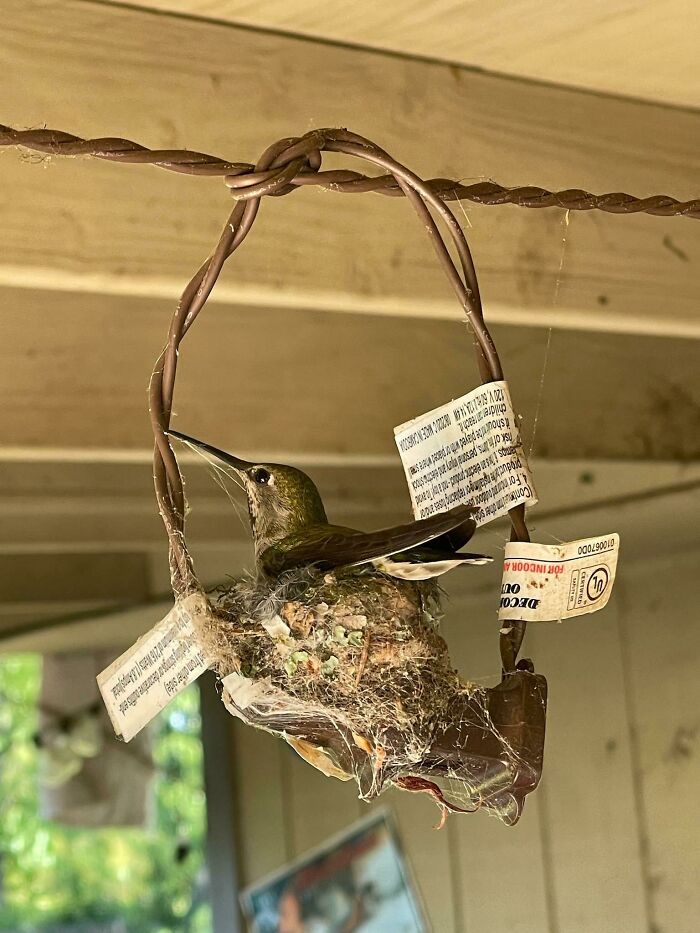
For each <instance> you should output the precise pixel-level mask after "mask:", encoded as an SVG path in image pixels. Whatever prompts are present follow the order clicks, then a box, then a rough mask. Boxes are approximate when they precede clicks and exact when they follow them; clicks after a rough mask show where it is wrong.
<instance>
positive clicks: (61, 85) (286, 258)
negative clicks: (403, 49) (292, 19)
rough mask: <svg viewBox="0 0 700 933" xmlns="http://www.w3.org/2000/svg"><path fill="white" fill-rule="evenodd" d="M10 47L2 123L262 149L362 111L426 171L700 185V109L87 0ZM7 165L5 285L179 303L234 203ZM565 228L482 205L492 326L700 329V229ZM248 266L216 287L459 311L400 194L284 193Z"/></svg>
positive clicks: (195, 192) (215, 194)
mask: <svg viewBox="0 0 700 933" xmlns="http://www.w3.org/2000/svg"><path fill="white" fill-rule="evenodd" d="M56 36H60V37H61V41H60V43H57V42H56ZM0 49H1V50H2V55H3V61H4V63H5V74H6V83H5V94H4V99H3V121H4V122H6V123H8V124H14V125H17V126H31V125H45V124H48V125H51V126H54V127H56V128H60V129H67V130H70V131H74V132H76V133H79V134H82V135H86V136H90V135H94V136H101V135H106V134H115V133H118V134H122V135H126V136H130V137H133V138H134V139H136V140H138V141H140V142H142V143H144V144H146V145H151V146H183V145H189V146H191V147H197V148H200V149H202V150H205V151H206V150H209V151H212V152H214V153H216V154H218V153H221V154H222V155H224V156H227V157H230V158H233V159H244V160H254V159H255V158H256V157H257V155H258V153H260V151H261V150H262V149H263V148H264V147H265V146H267V145H268V143H269V142H270V141H271V140H274V139H277V138H279V137H281V136H287V135H289V134H290V133H292V134H293V133H302V132H304V131H306V130H307V129H309V128H310V127H312V126H324V125H337V124H342V125H346V126H349V127H351V128H353V129H355V130H357V131H358V132H361V133H364V134H366V135H368V136H371V137H375V138H376V139H377V140H378V142H379V143H380V144H382V145H383V146H385V147H386V148H388V149H389V150H391V151H394V152H395V153H396V154H397V156H398V157H399V158H401V159H402V160H403V161H405V162H406V163H407V164H409V165H411V166H413V167H415V169H416V170H418V171H419V172H422V173H424V174H425V175H440V176H444V177H453V178H465V177H470V178H481V177H496V178H497V179H498V180H499V181H501V182H502V183H504V184H518V183H520V184H521V183H529V182H534V183H539V184H544V185H548V186H552V187H560V186H561V187H567V186H572V185H574V186H576V185H580V186H584V187H588V188H589V189H591V190H595V191H604V190H616V189H617V190H620V189H622V190H629V191H631V192H633V193H639V194H648V193H652V191H653V190H654V189H658V188H661V189H662V190H664V191H667V192H668V193H670V194H673V195H676V196H679V197H692V196H696V195H697V193H698V192H697V178H698V175H699V171H698V170H699V169H700V153H699V151H698V147H697V145H696V141H697V138H698V133H699V131H700V114H698V113H696V112H690V111H687V112H684V111H679V110H672V109H670V108H664V107H660V106H654V105H648V104H640V103H637V102H633V101H629V100H623V99H615V98H606V97H600V96H595V95H590V94H586V93H582V92H578V91H573V90H566V89H563V88H555V87H548V86H544V85H537V84H533V83H528V82H518V81H515V80H510V79H505V78H501V77H495V76H492V75H487V74H482V73H475V72H472V71H469V70H466V69H461V68H458V67H454V66H451V65H447V64H441V63H431V62H427V61H417V60H409V59H403V58H397V57H395V56H390V55H383V54H380V53H376V52H370V51H363V50H359V49H350V48H338V47H333V46H327V45H324V44H321V43H317V42H311V41H307V40H302V39H295V38H288V37H283V36H280V35H273V34H270V33H264V32H255V31H254V30H250V29H239V28H235V27H232V26H228V25H223V24H220V23H213V22H205V21H196V20H191V19H183V18H178V17H171V16H163V15H159V14H155V13H152V12H150V11H144V10H141V9H134V10H125V9H124V8H123V7H121V6H119V7H117V6H115V7H112V6H106V5H104V4H88V3H82V2H79V0H59V2H56V3H53V4H52V6H51V16H50V17H48V18H47V16H46V7H45V4H44V3H43V2H39V0H30V2H26V0H6V2H5V4H4V5H3V31H2V36H1V37H0ZM281 76H284V81H282V80H281ZM2 158H3V177H2V184H0V204H1V206H2V210H3V227H2V231H1V232H0V255H1V256H2V260H1V261H0V283H4V284H6V285H7V284H9V285H14V286H22V287H28V286H29V287H31V288H32V289H34V288H37V287H40V288H51V289H53V288H60V289H64V290H76V289H84V290H90V289H91V290H95V289H97V290H100V291H105V292H110V293H122V292H127V293H129V294H143V295H148V296H155V295H167V296H174V295H175V294H176V293H177V292H178V291H179V289H180V288H181V287H182V285H183V284H184V282H185V281H186V280H187V278H188V277H189V275H190V274H191V272H192V271H193V270H194V269H195V268H196V267H197V266H198V264H199V262H200V261H201V259H202V258H203V257H204V256H205V255H206V254H207V253H208V252H209V250H210V249H211V246H212V243H213V241H214V239H215V237H216V235H217V233H218V230H219V229H220V227H221V225H222V223H223V222H224V218H225V217H226V215H227V213H228V211H229V209H230V200H229V198H228V196H227V194H226V191H225V189H224V188H223V185H222V184H221V182H220V181H217V180H203V179H191V178H183V177H182V176H174V175H168V174H167V173H165V172H162V171H158V170H156V169H154V168H148V167H126V166H119V165H112V164H104V163H103V164H99V163H96V162H90V161H89V160H86V159H43V160H41V159H37V158H36V157H34V156H27V155H26V154H19V153H13V152H9V153H4V154H3V157H2ZM38 161H39V162H42V163H43V164H42V165H37V164H36V163H37V162H38ZM456 209H457V210H458V213H459V206H458V205H457V208H456ZM459 216H460V218H461V217H462V214H461V213H459ZM563 221H564V216H563V214H562V213H561V212H559V211H556V210H555V211H551V210H543V211H532V210H523V209H518V208H475V207H472V208H469V210H468V217H467V220H466V221H465V222H468V223H469V224H470V226H471V229H470V231H469V235H470V239H471V242H472V245H473V249H474V254H475V258H476V262H477V266H478V268H479V270H480V274H481V280H482V285H483V292H484V297H485V302H486V308H487V313H488V315H489V317H490V319H491V320H493V321H502V322H509V323H513V322H518V323H521V324H532V325H538V326H543V325H544V326H549V325H553V326H557V327H578V328H591V329H602V330H621V331H633V332H640V331H643V332H647V333H656V334H660V333H666V334H675V335H696V336H697V335H698V333H700V323H699V322H700V318H699V317H698V312H697V308H698V285H697V275H696V274H695V270H694V266H693V263H694V261H695V259H696V258H697V256H698V255H700V224H698V223H697V222H693V221H688V220H678V219H675V220H674V219H661V218H653V217H642V216H637V217H616V216H610V215H602V214H577V215H575V216H573V215H572V216H571V217H570V218H569V224H568V226H567V225H565V223H564V222H563ZM232 268H235V273H234V275H233V276H226V277H225V278H224V281H223V282H222V284H221V286H220V287H219V288H218V290H217V293H218V296H219V297H220V298H221V299H224V300H226V301H228V302H231V301H240V302H244V303H249V304H250V303H253V304H259V305H269V304H278V305H283V306H285V307H300V308H323V309H336V310H346V311H357V312H369V313H377V312H379V313H383V314H389V313H391V314H401V315H409V316H413V315H415V316H429V317H437V318H449V319H453V320H458V319H459V312H458V309H457V308H456V305H455V303H454V301H453V300H452V298H451V295H450V293H449V289H448V287H447V285H446V283H445V282H444V281H443V278H442V275H441V273H440V272H439V271H438V269H437V265H436V261H435V259H434V256H433V255H432V252H431V249H430V247H429V245H428V243H427V241H426V240H425V237H424V232H423V230H422V229H421V227H420V224H418V223H416V222H414V221H413V219H412V216H411V212H410V208H409V207H408V205H407V204H406V203H404V202H403V201H402V200H395V199H383V198H380V197H370V196H369V195H367V196H359V195H358V196H349V195H348V196H342V195H333V194H330V193H327V192H319V191H315V192H312V191H303V192H297V193H296V194H294V195H293V196H290V197H289V198H285V199H283V200H282V201H275V202H273V203H269V204H266V205H265V206H264V208H263V212H262V216H261V219H260V221H259V224H258V225H257V226H256V229H255V233H254V234H253V235H252V237H251V238H250V241H249V242H248V243H246V245H245V247H244V251H242V252H241V254H240V255H239V256H237V257H236V258H235V260H233V267H232Z"/></svg>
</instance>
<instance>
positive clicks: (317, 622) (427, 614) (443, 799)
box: [197, 568, 546, 825]
mask: <svg viewBox="0 0 700 933" xmlns="http://www.w3.org/2000/svg"><path fill="white" fill-rule="evenodd" d="M439 618H440V594H439V589H438V587H437V585H436V584H435V583H434V582H433V581H426V582H422V583H412V584H408V585H407V583H406V581H401V582H398V581H395V580H393V579H392V578H390V577H387V576H384V575H383V574H380V573H377V572H375V571H367V570H362V571H358V570H357V569H356V568H355V569H353V570H346V571H345V572H343V571H336V572H333V573H321V572H317V571H312V570H308V569H305V570H303V571H301V570H300V571H294V572H291V573H287V574H285V575H284V576H283V577H282V578H281V579H278V580H276V581H274V583H273V582H270V581H267V580H265V579H264V578H248V579H242V580H238V581H236V582H234V583H233V584H232V585H231V586H230V587H227V588H226V589H222V590H219V591H218V592H217V593H216V594H215V596H214V599H213V601H212V604H211V612H210V613H209V614H208V616H207V617H206V622H204V623H203V622H202V621H201V619H200V622H199V627H198V633H197V635H198V638H199V639H201V642H202V646H203V648H204V651H205V653H206V655H207V657H208V658H209V661H210V664H211V666H212V667H213V668H214V670H215V671H216V672H217V674H218V675H219V677H220V678H221V679H222V682H223V687H224V692H223V700H224V703H225V705H226V707H227V709H228V710H229V711H230V712H231V713H232V714H233V715H234V716H237V717H238V718H240V719H242V720H243V721H244V722H245V723H247V724H249V725H251V726H255V727H257V728H261V729H265V730H266V731H268V732H271V733H273V734H276V735H278V736H281V737H282V738H283V739H284V740H285V741H286V742H288V744H290V745H291V746H292V747H293V748H294V749H295V750H296V751H297V752H298V753H299V755H301V757H302V758H304V759H305V760H306V761H307V762H309V764H311V765H313V766H314V767H315V768H317V769H318V770H319V771H322V772H323V773H324V774H325V775H327V776H329V777H334V778H338V779H340V780H343V781H347V780H352V779H354V780H355V781H356V782H357V785H358V788H359V792H360V797H362V798H363V799H365V800H369V799H372V798H374V797H377V796H378V795H379V794H381V793H382V791H383V790H385V789H386V788H387V786H390V785H394V786H396V787H400V788H402V789H405V790H411V791H423V792H428V793H430V794H432V795H433V796H434V797H435V799H436V800H437V801H438V803H439V804H440V806H441V807H442V809H443V820H444V816H445V815H446V813H447V811H448V810H460V811H473V810H478V809H482V808H483V809H485V810H486V811H488V812H489V813H491V814H493V815H495V816H497V817H498V818H499V819H501V820H502V821H503V822H504V823H507V824H509V825H512V824H513V823H515V822H517V820H518V818H519V817H520V814H521V812H522V808H523V803H524V798H525V796H526V795H527V794H528V793H530V792H531V791H533V790H534V789H535V787H536V786H537V784H538V782H539V778H540V775H541V770H542V758H543V747H544V727H545V712H546V681H545V679H544V677H542V676H540V675H537V674H534V673H533V672H532V671H531V670H530V669H529V668H527V664H526V662H521V668H522V669H519V670H516V671H513V672H511V673H508V674H505V675H504V676H503V678H502V680H501V682H500V683H499V684H498V685H497V686H495V687H491V688H486V687H482V686H478V685H476V684H470V683H466V682H464V681H463V680H461V679H460V677H459V675H458V673H457V672H456V671H455V670H454V668H453V666H452V663H451V661H450V656H449V652H448V649H447V645H446V644H445V642H444V640H443V639H442V637H441V636H440V634H439V631H438V623H439ZM446 794H448V795H449V799H448V797H447V796H446Z"/></svg>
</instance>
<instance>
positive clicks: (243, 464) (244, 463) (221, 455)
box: [165, 431, 253, 473]
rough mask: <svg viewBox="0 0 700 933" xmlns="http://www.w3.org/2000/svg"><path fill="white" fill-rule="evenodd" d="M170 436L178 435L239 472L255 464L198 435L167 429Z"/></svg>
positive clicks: (180, 439) (181, 439)
mask: <svg viewBox="0 0 700 933" xmlns="http://www.w3.org/2000/svg"><path fill="white" fill-rule="evenodd" d="M165 433H166V434H167V435H168V437H176V438H177V439H178V440H179V441H184V442H185V443H186V444H191V445H192V446H193V447H198V448H199V449H200V450H203V451H204V452H205V453H208V454H211V456H212V457H216V459H217V460H221V461H222V463H228V465H229V466H232V467H233V469H234V470H237V471H238V472H239V473H243V472H245V470H249V469H250V468H251V467H252V466H253V464H252V463H250V462H249V461H248V460H241V459H240V458H239V457H234V456H233V454H229V453H227V452H226V451H225V450H219V448H218V447H212V445H211V444H206V443H205V442H204V441H199V440H197V438H196V437H190V436H189V435H187V434H181V433H180V432H179V431H166V432H165Z"/></svg>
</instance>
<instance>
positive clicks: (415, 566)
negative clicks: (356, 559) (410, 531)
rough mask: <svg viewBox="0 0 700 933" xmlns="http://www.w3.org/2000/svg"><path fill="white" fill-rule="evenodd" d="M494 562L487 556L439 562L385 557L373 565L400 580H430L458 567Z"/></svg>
mask: <svg viewBox="0 0 700 933" xmlns="http://www.w3.org/2000/svg"><path fill="white" fill-rule="evenodd" d="M399 556H401V555H399ZM492 560H493V558H491V557H488V556H487V555H486V554H459V555H457V554H455V555H454V557H439V558H438V559H437V560H421V561H417V560H410V559H408V560H397V559H395V558H393V557H385V558H383V559H381V560H376V561H373V563H374V566H375V567H376V568H377V570H380V571H381V572H382V573H385V574H387V575H388V576H390V577H397V578H398V579H399V580H430V579H432V578H433V577H440V576H442V574H443V573H448V572H449V571H450V570H454V569H455V568H456V567H464V566H465V564H488V563H490V562H491V561H492Z"/></svg>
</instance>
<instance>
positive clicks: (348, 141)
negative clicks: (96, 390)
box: [0, 126, 700, 671]
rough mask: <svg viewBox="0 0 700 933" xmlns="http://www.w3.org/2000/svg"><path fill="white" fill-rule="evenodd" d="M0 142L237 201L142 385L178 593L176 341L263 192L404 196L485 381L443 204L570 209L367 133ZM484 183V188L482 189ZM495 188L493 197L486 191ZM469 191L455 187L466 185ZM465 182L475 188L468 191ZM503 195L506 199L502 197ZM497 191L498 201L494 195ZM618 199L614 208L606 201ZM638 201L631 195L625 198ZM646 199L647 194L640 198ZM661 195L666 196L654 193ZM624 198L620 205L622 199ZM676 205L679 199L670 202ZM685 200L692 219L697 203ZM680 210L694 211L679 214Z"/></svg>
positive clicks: (1, 130) (190, 579)
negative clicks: (124, 167) (250, 159)
mask: <svg viewBox="0 0 700 933" xmlns="http://www.w3.org/2000/svg"><path fill="white" fill-rule="evenodd" d="M0 145H23V146H27V147H29V148H32V149H37V150H39V151H41V152H48V153H51V154H56V155H83V154H89V155H92V156H96V157H97V158H102V159H108V160H112V161H118V162H131V163H149V164H155V165H158V166H160V167H161V168H166V169H169V170H171V171H178V172H185V173H188V174H204V175H224V177H225V183H226V184H227V186H228V187H229V188H230V189H231V193H232V195H233V198H234V199H235V201H236V204H235V206H234V208H233V211H232V212H231V214H230V216H229V217H228V219H227V222H226V224H225V226H224V228H223V231H222V233H221V236H220V237H219V241H218V243H217V244H216V247H215V249H214V251H213V253H212V254H211V256H210V257H209V258H208V259H207V260H206V261H205V262H204V263H203V265H202V266H201V267H200V268H199V269H198V270H197V272H196V273H195V275H194V276H193V278H192V279H191V280H190V282H189V283H188V285H187V286H186V288H185V290H184V292H183V293H182V296H181V298H180V301H179V302H178V306H177V308H176V310H175V313H174V314H173V317H172V320H171V323H170V328H169V331H168V338H167V343H166V346H165V348H164V349H163V351H162V353H161V354H160V356H159V358H158V360H157V361H156V364H155V367H154V370H153V373H152V376H151V381H150V385H149V411H150V417H151V425H152V428H153V434H154V439H155V449H154V457H153V478H154V485H155V492H156V499H157V502H158V508H159V511H160V514H161V516H162V518H163V522H164V525H165V529H166V532H167V535H168V540H169V543H170V565H171V573H172V581H173V589H174V590H175V592H176V593H178V594H183V593H185V592H187V591H191V590H193V589H196V588H198V586H199V584H198V581H197V578H196V575H195V573H194V569H193V566H192V562H191V558H190V555H189V553H188V550H187V545H186V542H185V537H184V520H185V497H184V490H183V482H182V476H181V474H180V469H179V466H178V462H177V458H176V456H175V453H174V451H173V449H172V447H171V446H170V443H169V439H168V434H167V431H168V428H169V425H170V416H171V412H172V403H173V393H174V389H175V377H176V374H177V365H178V353H179V347H180V343H181V342H182V340H183V338H184V336H185V334H186V333H187V331H188V330H189V328H190V327H191V326H192V324H193V323H194V321H195V320H196V318H197V315H198V314H199V312H200V311H201V310H202V308H203V306H204V304H205V302H206V300H207V298H208V297H209V294H210V293H211V290H212V289H213V287H214V285H215V283H216V280H217V278H218V276H219V273H220V272H221V269H222V268H223V265H224V263H225V261H226V260H227V259H228V257H229V256H230V255H231V254H232V253H233V252H234V251H235V250H236V249H237V248H238V247H239V246H240V245H241V243H242V242H243V241H244V240H245V238H246V237H247V235H248V233H249V232H250V230H251V228H252V226H253V223H254V221H255V218H256V216H257V213H258V210H259V208H260V204H261V200H262V198H263V197H266V196H272V197H275V196H281V195H285V194H288V193H289V192H290V191H293V190H294V189H295V188H296V187H298V186H302V185H307V184H316V185H321V186H322V187H325V188H329V189H331V190H335V191H344V192H350V191H355V192H359V191H377V192H379V193H382V194H389V195H401V196H404V197H406V199H407V200H408V201H409V203H410V204H411V206H412V207H413V208H414V210H415V211H416V214H417V216H418V218H419V220H420V222H421V225H422V226H423V228H424V229H425V230H426V232H427V234H428V237H429V239H430V241H431V243H432V246H433V248H434V250H435V252H436V254H437V257H438V260H439V262H440V264H441V266H442V268H443V270H444V272H445V274H446V275H447V278H448V280H449V282H450V284H451V286H452V288H453V290H454V292H455V294H456V296H457V299H458V301H459V302H460V304H461V306H462V308H463V310H464V312H465V315H466V317H467V320H468V321H469V323H470V325H471V329H472V332H473V334H474V337H475V342H476V348H477V362H478V365H479V370H480V373H481V377H482V380H483V381H484V382H490V381H495V380H500V379H502V378H503V369H502V366H501V362H500V359H499V357H498V352H497V350H496V346H495V344H494V342H493V339H492V337H491V334H490V333H489V330H488V327H487V326H486V323H485V321H484V317H483V313H482V307H481V298H480V295H479V287H478V282H477V277H476V271H475V269H474V263H473V260H472V256H471V252H470V250H469V245H468V243H467V240H466V237H465V235H464V231H463V230H462V228H461V226H460V224H459V223H458V221H457V219H456V218H455V216H454V214H453V213H452V211H451V209H450V208H449V207H448V206H447V204H446V203H445V202H446V201H448V200H452V199H455V198H461V197H471V199H472V200H478V201H479V203H505V202H506V200H509V199H512V200H511V203H516V204H522V205H523V206H526V207H535V206H537V207H542V206H547V205H546V203H545V202H546V200H547V198H551V199H553V200H552V201H551V203H552V204H555V203H556V204H559V206H564V207H567V206H570V205H569V201H568V200H567V199H564V200H563V201H562V202H559V201H558V200H556V199H557V198H558V195H554V194H552V193H551V192H545V191H543V190H542V189H532V188H528V189H519V190H520V191H521V192H527V194H526V195H523V200H522V201H520V200H517V195H516V190H512V191H510V192H509V193H507V192H505V189H500V186H495V185H492V183H489V184H487V185H484V184H481V185H476V186H470V187H469V188H464V187H463V186H460V185H457V184H456V183H454V182H448V181H446V180H444V179H434V180H432V181H424V180H423V179H421V178H419V177H418V176H417V175H416V174H415V173H414V172H411V171H410V170H409V169H408V168H406V167H405V166H404V165H402V164H401V163H400V162H397V161H396V160H395V159H393V158H392V157H391V156H390V155H389V154H388V153H387V152H385V151H384V150H383V149H381V148H380V147H379V146H377V145H375V144H374V143H372V142H371V141H370V140H368V139H365V138H364V137H362V136H358V135H356V134H354V133H351V132H348V131H347V130H344V129H322V130H313V131H312V132H310V133H307V134H306V135H304V136H301V137H293V138H287V139H281V140H279V141H278V142H276V143H274V144H273V145H272V146H270V147H268V149H266V150H265V152H263V154H262V155H261V157H260V159H259V160H258V162H257V163H256V164H255V165H248V164H243V163H231V162H224V161H222V160H220V159H216V158H215V157H213V156H208V155H205V154H204V153H200V152H193V151H189V150H148V149H146V148H145V147H143V146H139V145H138V144H137V143H133V142H130V141H129V140H123V139H116V138H106V139H97V140H84V139H80V138H79V137H76V136H71V135H70V134H68V133H60V132H55V131H52V130H28V131H16V130H12V129H9V128H8V127H3V126H0ZM323 151H328V152H338V153H343V154H345V155H350V156H354V157H357V158H360V159H363V160H365V161H368V162H370V163H371V164H372V165H374V166H376V167H378V168H380V169H383V170H384V171H385V172H386V174H385V175H382V176H379V177H378V178H368V177H367V176H364V175H361V174H359V173H357V172H354V171H347V170H339V171H338V170H336V171H330V172H323V171H321V159H322V157H321V153H322V152H323ZM489 185H491V187H490V188H489ZM496 188H498V189H500V191H501V194H500V195H499V194H498V193H497V192H496V191H495V189H496ZM470 189H471V194H466V195H465V194H464V192H465V191H470ZM474 189H478V191H475V190H474ZM507 194H509V195H510V198H507V196H506V195H507ZM567 194H569V195H571V194H574V195H576V197H575V198H574V199H573V201H572V202H571V204H572V205H573V206H571V209H573V210H583V209H590V208H591V207H593V206H595V205H592V204H586V203H584V202H586V199H593V198H594V196H593V195H589V194H587V193H586V192H573V193H572V192H568V193H567ZM499 197H500V198H501V199H500V200H498V198H499ZM605 197H606V198H608V199H609V200H608V201H607V202H606V203H607V206H600V209H602V210H620V211H623V212H629V211H632V210H648V211H649V210H651V211H652V212H655V213H659V212H661V211H662V210H663V211H665V212H671V213H673V211H672V210H671V209H670V208H671V205H670V204H668V203H667V204H665V205H661V204H659V203H657V204H655V205H653V206H649V205H647V206H646V207H635V206H630V205H629V204H628V203H627V202H626V201H624V200H620V199H626V198H628V196H627V195H609V196H605ZM616 198H617V199H618V201H617V202H616V203H617V207H615V206H614V199H616ZM631 200H633V201H635V202H636V203H637V204H639V203H641V202H638V201H637V199H631ZM646 200H647V201H649V200H654V199H646ZM657 200H662V201H665V202H670V201H673V199H669V198H666V199H657ZM623 203H624V205H626V206H623ZM673 203H674V204H676V205H678V206H679V207H682V205H679V202H675V201H674V202H673ZM689 203H690V204H694V205H695V207H694V208H693V211H695V210H697V211H698V213H697V216H700V202H689ZM433 212H434V213H435V215H437V217H438V218H439V219H440V221H441V222H442V224H443V225H444V227H445V229H446V231H447V233H448V234H449V239H450V240H451V241H452V245H453V248H454V251H455V253H456V257H457V262H455V260H454V259H453V257H452V255H451V253H450V251H449V249H448V247H447V245H446V243H445V240H444V239H443V236H442V234H441V232H440V230H439V228H438V225H437V223H436V220H435V217H434V216H433ZM686 216H696V214H695V213H693V212H691V213H686ZM509 515H510V519H511V524H512V532H511V538H512V540H516V541H529V534H528V530H527V527H526V524H525V508H524V506H522V505H520V506H517V507H515V508H513V509H511V510H510V512H509ZM524 632H525V623H524V622H520V621H517V622H511V623H510V627H509V631H507V632H505V633H503V634H502V635H501V657H502V662H503V667H504V669H505V670H507V671H510V670H513V669H514V668H515V664H516V659H517V655H518V651H519V648H520V644H521V642H522V639H523V635H524Z"/></svg>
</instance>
